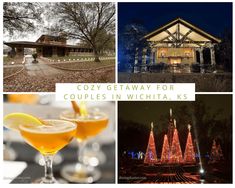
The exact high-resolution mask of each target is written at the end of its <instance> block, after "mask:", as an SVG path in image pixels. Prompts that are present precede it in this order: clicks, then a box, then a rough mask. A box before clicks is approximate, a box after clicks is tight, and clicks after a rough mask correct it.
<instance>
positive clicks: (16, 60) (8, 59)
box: [3, 56, 23, 65]
mask: <svg viewBox="0 0 235 188" xmlns="http://www.w3.org/2000/svg"><path fill="white" fill-rule="evenodd" d="M22 61H23V57H14V58H11V57H9V56H3V64H4V65H11V64H12V62H14V64H22Z"/></svg>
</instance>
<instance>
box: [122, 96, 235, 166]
mask: <svg viewBox="0 0 235 188" xmlns="http://www.w3.org/2000/svg"><path fill="white" fill-rule="evenodd" d="M170 108H172V110H173V118H175V119H176V122H177V129H178V132H179V140H180V145H181V149H182V153H184V150H185V144H186V139H187V134H188V129H187V125H188V124H191V125H192V128H191V132H192V136H193V140H195V141H197V142H198V144H199V149H200V152H201V156H202V157H205V156H206V155H207V154H210V151H211V146H212V142H213V139H216V141H217V142H218V143H220V144H221V147H222V150H223V154H224V157H225V159H226V160H228V161H229V163H231V164H232V96H231V95H196V101H194V102H153V101H152V102H119V103H118V151H119V153H118V155H119V157H120V156H121V155H122V153H123V152H124V151H143V152H144V153H145V151H146V148H147V144H148V138H149V133H150V123H151V122H153V123H154V136H155V144H156V151H157V155H158V158H160V155H161V149H162V144H163V137H164V134H166V133H167V129H168V121H169V109H170Z"/></svg>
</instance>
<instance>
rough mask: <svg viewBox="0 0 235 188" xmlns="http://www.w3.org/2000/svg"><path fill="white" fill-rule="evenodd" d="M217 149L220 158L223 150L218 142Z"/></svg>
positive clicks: (222, 157)
mask: <svg viewBox="0 0 235 188" xmlns="http://www.w3.org/2000/svg"><path fill="white" fill-rule="evenodd" d="M217 150H218V153H219V156H220V160H221V159H224V155H223V151H222V149H221V146H220V144H218V146H217Z"/></svg>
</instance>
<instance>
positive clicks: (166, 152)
mask: <svg viewBox="0 0 235 188" xmlns="http://www.w3.org/2000/svg"><path fill="white" fill-rule="evenodd" d="M169 158H170V147H169V143H168V138H167V135H166V134H165V135H164V141H163V146H162V155H161V163H168V161H169Z"/></svg>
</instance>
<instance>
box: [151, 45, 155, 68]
mask: <svg viewBox="0 0 235 188" xmlns="http://www.w3.org/2000/svg"><path fill="white" fill-rule="evenodd" d="M154 51H155V48H151V49H150V64H151V65H153V64H154Z"/></svg>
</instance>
